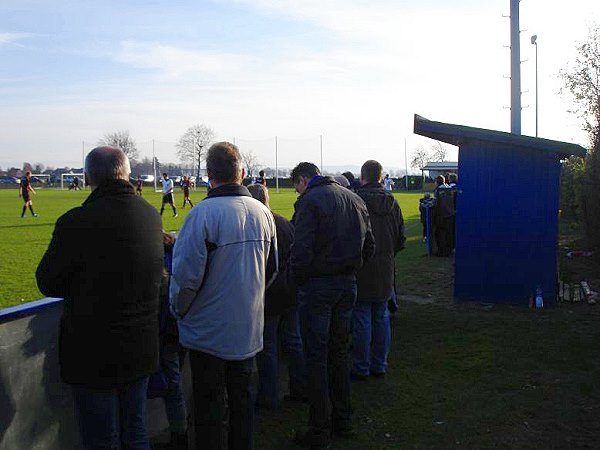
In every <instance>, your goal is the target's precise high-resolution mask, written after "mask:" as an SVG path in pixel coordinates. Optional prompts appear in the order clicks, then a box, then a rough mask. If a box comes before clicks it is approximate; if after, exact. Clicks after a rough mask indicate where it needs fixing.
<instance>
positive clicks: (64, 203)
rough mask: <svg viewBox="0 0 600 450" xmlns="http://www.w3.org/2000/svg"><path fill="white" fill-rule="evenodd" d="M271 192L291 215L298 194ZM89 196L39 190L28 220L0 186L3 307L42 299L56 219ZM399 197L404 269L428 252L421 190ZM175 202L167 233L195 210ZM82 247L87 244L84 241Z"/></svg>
mask: <svg viewBox="0 0 600 450" xmlns="http://www.w3.org/2000/svg"><path fill="white" fill-rule="evenodd" d="M269 194H270V197H271V208H272V209H273V211H274V212H276V213H279V214H281V215H282V216H284V217H287V218H291V217H292V214H293V212H294V202H295V200H296V198H297V194H296V193H295V192H294V191H293V190H292V189H281V190H280V192H279V193H277V192H275V189H271V190H270V191H269ZM88 195H89V190H87V191H76V192H73V191H61V190H54V189H37V195H33V196H32V199H33V207H34V210H35V212H36V213H37V214H39V216H38V217H31V214H30V212H29V210H28V211H27V213H26V215H25V218H23V219H21V218H20V215H21V210H22V207H23V201H22V199H21V198H19V194H18V190H17V189H16V188H15V189H2V190H0V229H1V233H0V252H1V259H2V264H1V265H0V308H4V307H8V306H14V305H18V304H21V303H25V302H28V301H32V300H37V299H40V298H42V297H43V295H42V294H41V293H40V292H39V290H38V289H37V285H36V282H35V270H36V267H37V265H38V263H39V261H40V259H41V258H42V255H43V254H44V252H45V250H46V248H47V246H48V243H49V242H50V238H51V237H52V230H53V229H54V223H55V222H56V219H58V217H60V216H61V215H62V214H63V213H65V212H66V211H68V210H69V209H71V208H74V207H76V206H78V205H80V204H81V203H82V202H83V201H84V200H85V198H86V197H87V196H88ZM205 195H206V190H205V189H203V188H202V189H199V190H197V191H192V194H191V199H192V201H193V202H194V203H196V202H197V201H200V200H201V199H202V198H204V196H205ZM395 196H396V198H397V199H398V201H399V203H400V206H401V207H402V212H403V214H404V218H405V221H406V228H407V236H408V241H407V248H406V250H405V251H403V252H401V253H400V254H399V256H398V259H397V265H398V266H399V267H400V268H401V267H402V266H404V265H406V264H410V263H411V261H413V260H414V258H415V257H417V256H420V255H422V254H423V252H424V246H423V244H422V243H421V241H420V239H419V237H420V232H421V231H420V230H421V227H420V223H419V209H418V205H419V202H418V200H419V198H420V197H421V193H396V194H395ZM144 198H145V199H146V200H147V201H149V202H150V203H151V204H152V205H154V206H156V208H157V209H159V208H160V203H161V193H156V192H152V190H150V189H145V190H144ZM175 201H176V204H177V205H176V206H177V209H178V213H179V217H177V218H173V217H171V215H172V214H171V211H170V210H169V209H167V210H165V214H164V216H163V224H164V229H165V230H167V231H177V230H179V228H180V227H181V225H182V224H183V221H184V220H185V217H186V216H187V214H188V212H189V211H190V210H189V206H188V207H187V208H186V209H181V203H182V202H183V195H182V194H181V192H180V191H176V192H175ZM81 246H82V247H85V242H82V243H81Z"/></svg>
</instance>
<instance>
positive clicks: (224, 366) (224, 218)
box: [170, 142, 278, 450]
mask: <svg viewBox="0 0 600 450" xmlns="http://www.w3.org/2000/svg"><path fill="white" fill-rule="evenodd" d="M206 167H207V171H208V178H209V180H210V184H211V186H212V189H211V190H210V191H209V192H208V195H207V197H206V199H204V200H203V201H202V202H200V203H199V204H197V205H196V206H195V207H194V209H192V210H191V212H190V214H189V215H188V216H187V218H186V220H185V223H184V224H183V227H182V228H181V232H180V234H179V237H178V239H177V242H176V244H175V248H174V252H173V276H172V278H171V288H170V301H171V309H172V312H173V314H174V315H175V316H176V317H177V318H178V327H179V340H180V342H181V345H183V346H184V347H186V348H188V349H189V350H190V362H191V369H192V383H193V391H194V404H195V410H194V411H195V432H196V440H197V442H196V444H197V445H196V448H210V449H221V448H229V449H230V450H237V449H251V448H252V421H253V408H254V404H253V400H252V395H251V390H250V379H251V373H252V370H253V366H254V356H255V355H256V354H257V353H258V352H259V351H261V350H262V347H263V343H262V334H263V324H264V318H263V310H264V294H265V288H266V286H267V285H268V284H269V282H270V281H271V280H272V279H273V277H274V276H275V275H276V273H277V265H278V261H277V240H276V234H275V222H274V220H273V215H272V214H271V212H270V211H269V209H268V208H267V207H266V206H264V205H263V204H262V203H260V202H259V201H258V200H255V199H253V198H252V196H251V195H250V193H249V192H248V189H246V188H245V187H244V186H241V181H242V178H243V169H242V163H241V157H240V152H239V150H238V148H237V147H236V146H235V145H233V144H230V143H228V142H220V143H217V144H214V145H213V146H212V147H211V148H210V149H209V150H208V154H207V157H206ZM225 393H226V394H227V395H226V397H227V401H228V407H229V433H228V436H226V435H225V429H226V427H224V426H223V424H224V419H225V412H226V408H225V403H224V398H225ZM227 441H228V445H227Z"/></svg>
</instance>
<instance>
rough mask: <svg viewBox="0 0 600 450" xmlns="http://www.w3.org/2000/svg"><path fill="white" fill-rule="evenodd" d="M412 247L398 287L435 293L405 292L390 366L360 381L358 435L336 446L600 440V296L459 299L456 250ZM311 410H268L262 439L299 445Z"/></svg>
mask: <svg viewBox="0 0 600 450" xmlns="http://www.w3.org/2000/svg"><path fill="white" fill-rule="evenodd" d="M405 252H407V253H406V254H404V255H403V253H401V254H400V255H399V257H398V260H397V267H396V269H397V280H396V281H397V287H398V291H399V293H400V294H401V295H403V296H405V298H410V297H411V296H413V297H418V298H422V299H426V300H427V302H423V303H427V304H416V303H412V302H406V301H405V302H402V303H401V304H400V310H399V312H398V315H397V317H396V318H394V319H393V322H392V350H391V353H390V357H389V364H390V367H389V372H388V374H387V376H386V378H385V379H369V380H367V381H364V382H356V383H354V384H353V406H354V410H355V416H354V421H355V427H356V430H357V435H356V437H355V438H353V439H350V440H339V441H334V442H333V445H332V448H333V449H357V450H358V449H403V448H431V449H439V448H477V449H481V448H523V449H538V448H556V449H558V448H560V449H563V448H564V449H570V448H597V447H598V437H599V436H600V421H598V415H599V413H600V351H598V350H599V349H600V326H599V325H600V305H595V306H594V305H587V304H585V303H577V304H565V303H562V304H558V306H557V307H555V308H552V309H545V310H535V309H534V310H530V309H528V308H524V307H519V306H509V305H481V304H474V303H460V304H458V303H454V301H453V300H452V275H453V274H452V269H453V261H452V259H447V258H446V259H445V258H428V257H424V256H421V255H422V254H423V249H422V248H421V246H420V245H419V243H418V237H416V238H414V239H413V241H412V242H411V243H410V245H409V246H407V249H406V250H405ZM403 259H404V261H403ZM575 264H579V261H576V262H575ZM577 270H581V268H579V269H577V268H572V269H571V271H572V272H577ZM586 270H587V272H586V276H587V277H589V278H591V279H594V280H596V279H600V277H599V275H600V268H598V266H597V265H595V266H594V265H593V266H592V267H590V266H589V261H588V265H586ZM307 415H308V411H307V407H306V406H304V405H297V404H294V405H292V404H289V405H285V406H284V408H283V410H282V411H281V412H279V413H270V414H261V415H260V416H259V420H258V427H257V433H256V444H257V445H256V447H257V448H260V449H288V448H290V449H292V448H297V447H296V446H294V445H293V444H292V443H291V437H292V436H293V433H294V431H295V430H297V429H304V427H305V424H306V419H307Z"/></svg>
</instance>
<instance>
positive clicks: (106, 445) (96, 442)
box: [73, 377, 150, 450]
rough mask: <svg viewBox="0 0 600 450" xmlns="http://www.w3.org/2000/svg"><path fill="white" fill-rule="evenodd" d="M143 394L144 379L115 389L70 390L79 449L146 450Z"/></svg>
mask: <svg viewBox="0 0 600 450" xmlns="http://www.w3.org/2000/svg"><path fill="white" fill-rule="evenodd" d="M147 390H148V377H144V378H142V379H140V380H138V381H134V382H133V383H130V384H127V385H125V386H122V387H120V388H115V389H105V390H98V389H90V388H85V387H79V386H73V397H74V401H75V411H76V413H77V420H78V422H79V431H80V433H81V442H82V444H83V447H84V448H86V449H98V450H100V449H102V450H106V449H108V450H118V449H121V448H127V449H132V450H150V443H149V441H148V435H147V433H146V426H145V423H144V420H145V413H146V391H147Z"/></svg>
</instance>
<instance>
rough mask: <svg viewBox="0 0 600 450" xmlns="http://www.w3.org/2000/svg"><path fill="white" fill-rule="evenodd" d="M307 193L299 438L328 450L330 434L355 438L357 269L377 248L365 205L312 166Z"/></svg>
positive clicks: (297, 175)
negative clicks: (304, 411)
mask: <svg viewBox="0 0 600 450" xmlns="http://www.w3.org/2000/svg"><path fill="white" fill-rule="evenodd" d="M291 175H292V176H291V178H292V181H293V183H294V187H295V188H296V191H297V192H298V193H299V194H300V197H298V200H297V201H296V204H295V205H294V209H295V212H294V217H293V219H292V222H293V224H294V227H295V235H294V243H293V244H292V249H291V257H290V267H291V273H292V276H293V278H294V280H295V282H296V283H297V285H298V286H299V287H298V308H299V314H300V324H301V329H302V339H303V342H304V354H305V356H306V369H307V393H308V402H309V404H310V410H309V420H308V431H307V432H306V433H302V434H298V435H297V436H296V441H297V442H298V443H299V444H301V445H304V446H308V447H310V448H313V449H318V448H327V447H328V446H329V441H330V438H331V433H332V432H333V433H334V434H337V435H341V436H346V437H347V436H351V435H353V429H352V406H351V404H350V369H349V362H350V361H349V340H350V326H351V323H352V308H353V307H354V303H355V301H356V272H357V271H358V269H359V268H360V266H361V265H362V263H363V261H366V260H367V259H369V258H370V257H371V256H372V255H373V253H374V250H375V243H374V239H373V234H372V233H371V225H370V223H369V214H368V212H367V208H366V206H365V203H364V202H363V201H362V199H361V198H360V197H358V196H357V195H356V194H354V193H353V192H351V191H350V190H348V189H346V188H343V187H342V186H340V185H339V184H338V183H337V182H336V181H335V180H334V179H333V178H331V177H322V176H321V175H320V173H319V169H317V167H316V166H315V165H314V164H312V163H308V162H303V163H300V164H298V165H297V166H296V167H295V168H294V169H293V170H292V174H291Z"/></svg>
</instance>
